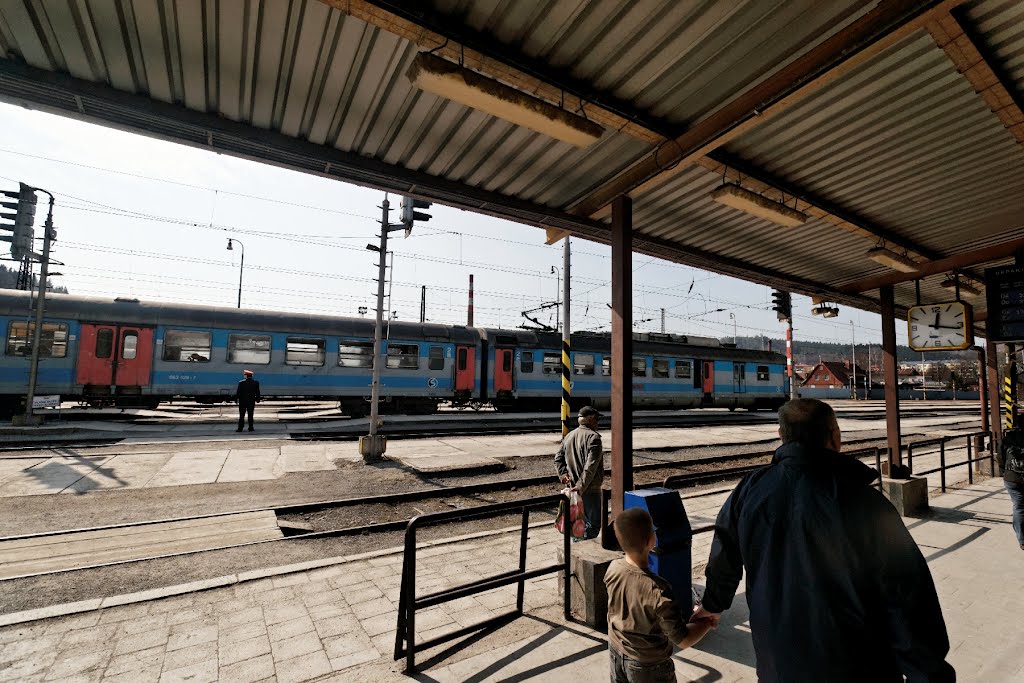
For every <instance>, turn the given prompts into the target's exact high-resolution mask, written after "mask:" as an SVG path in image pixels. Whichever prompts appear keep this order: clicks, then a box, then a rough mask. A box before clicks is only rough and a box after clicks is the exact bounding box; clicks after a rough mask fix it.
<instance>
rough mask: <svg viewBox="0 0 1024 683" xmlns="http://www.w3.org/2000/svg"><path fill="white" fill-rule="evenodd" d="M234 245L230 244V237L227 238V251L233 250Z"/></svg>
mask: <svg viewBox="0 0 1024 683" xmlns="http://www.w3.org/2000/svg"><path fill="white" fill-rule="evenodd" d="M234 250H235V247H234V246H233V244H232V241H231V238H230V237H229V238H228V251H234Z"/></svg>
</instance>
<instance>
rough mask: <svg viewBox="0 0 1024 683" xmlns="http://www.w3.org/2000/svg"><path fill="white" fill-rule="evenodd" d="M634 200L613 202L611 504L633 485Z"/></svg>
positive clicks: (615, 509) (618, 506)
mask: <svg viewBox="0 0 1024 683" xmlns="http://www.w3.org/2000/svg"><path fill="white" fill-rule="evenodd" d="M632 243H633V200H632V199H630V198H629V197H627V196H625V195H623V196H621V197H616V198H615V201H614V202H612V367H611V375H612V504H611V513H612V519H613V520H614V519H615V518H616V517H617V516H618V515H619V513H620V512H622V506H623V504H624V501H625V493H626V491H631V490H632V489H633V244H632Z"/></svg>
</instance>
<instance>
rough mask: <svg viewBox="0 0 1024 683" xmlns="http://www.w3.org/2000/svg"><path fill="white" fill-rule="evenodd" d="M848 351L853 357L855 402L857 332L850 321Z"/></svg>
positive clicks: (854, 394) (855, 392) (855, 396)
mask: <svg viewBox="0 0 1024 683" xmlns="http://www.w3.org/2000/svg"><path fill="white" fill-rule="evenodd" d="M850 350H851V351H852V354H851V355H852V357H853V366H852V367H853V400H854V401H856V400H857V332H856V327H854V325H853V321H852V320H851V321H850Z"/></svg>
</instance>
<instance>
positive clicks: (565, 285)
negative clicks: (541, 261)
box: [562, 235, 572, 437]
mask: <svg viewBox="0 0 1024 683" xmlns="http://www.w3.org/2000/svg"><path fill="white" fill-rule="evenodd" d="M569 269H570V264H569V236H568V235H566V236H565V244H564V245H563V247H562V436H563V437H564V436H565V435H566V434H568V433H569V432H570V431H571V430H572V425H570V424H569V420H570V415H569V398H570V395H571V393H572V371H571V368H570V366H569V339H570V337H569V292H570V287H569V282H570V278H569Z"/></svg>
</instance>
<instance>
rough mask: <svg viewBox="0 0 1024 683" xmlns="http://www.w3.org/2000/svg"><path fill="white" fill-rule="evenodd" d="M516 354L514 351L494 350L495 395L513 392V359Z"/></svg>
mask: <svg viewBox="0 0 1024 683" xmlns="http://www.w3.org/2000/svg"><path fill="white" fill-rule="evenodd" d="M514 356H515V352H514V351H513V350H512V349H495V350H494V394H495V396H497V395H498V393H499V392H502V391H507V392H511V391H512V359H513V357H514Z"/></svg>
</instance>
